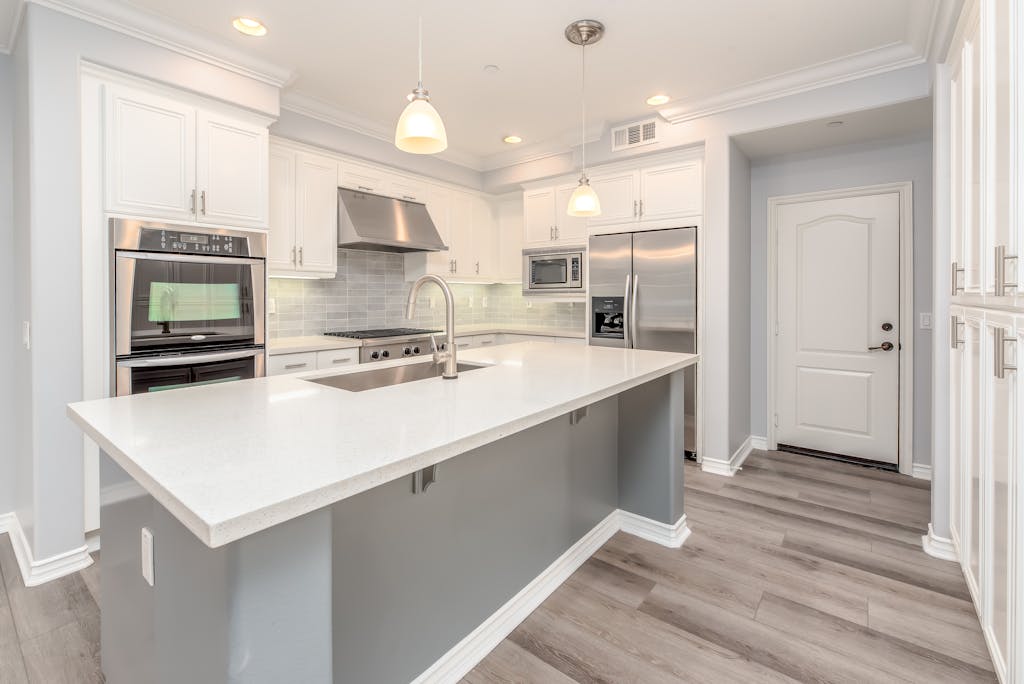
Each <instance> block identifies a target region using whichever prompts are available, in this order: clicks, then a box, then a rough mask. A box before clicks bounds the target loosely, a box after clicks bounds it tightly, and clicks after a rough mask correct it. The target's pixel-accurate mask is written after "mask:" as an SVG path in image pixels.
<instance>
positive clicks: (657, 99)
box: [647, 95, 671, 107]
mask: <svg viewBox="0 0 1024 684" xmlns="http://www.w3.org/2000/svg"><path fill="white" fill-rule="evenodd" d="M670 99H671V98H670V97H669V96H668V95H651V96H650V97H649V98H647V104H649V105H651V106H653V107H657V106H658V105H663V104H665V103H666V102H668V101H669V100H670Z"/></svg>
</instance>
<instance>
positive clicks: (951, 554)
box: [921, 523, 960, 562]
mask: <svg viewBox="0 0 1024 684" xmlns="http://www.w3.org/2000/svg"><path fill="white" fill-rule="evenodd" d="M921 548H922V549H924V552H925V553H927V554H928V555H929V556H932V557H934V558H939V559H941V560H947V561H954V562H959V561H960V557H959V556H958V555H957V553H956V548H955V547H954V546H953V540H952V539H946V538H945V537H939V536H937V535H936V534H935V530H934V529H932V524H931V523H928V534H925V535H922V536H921Z"/></svg>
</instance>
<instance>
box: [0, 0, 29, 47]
mask: <svg viewBox="0 0 1024 684" xmlns="http://www.w3.org/2000/svg"><path fill="white" fill-rule="evenodd" d="M14 1H15V3H17V4H16V5H15V6H14V17H13V19H12V21H11V29H10V31H8V32H7V42H6V43H0V54H3V55H9V54H11V52H12V51H13V50H14V43H15V42H17V40H18V32H19V31H21V20H22V18H23V17H24V16H25V0H14Z"/></svg>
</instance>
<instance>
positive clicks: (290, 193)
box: [267, 147, 298, 273]
mask: <svg viewBox="0 0 1024 684" xmlns="http://www.w3.org/2000/svg"><path fill="white" fill-rule="evenodd" d="M295 157H296V155H295V152H292V151H291V150H286V149H281V148H276V147H271V148H270V165H269V167H270V174H269V175H270V221H269V223H268V227H269V228H270V232H269V234H268V235H267V267H268V268H269V269H270V272H271V273H274V272H282V271H284V272H292V271H294V270H295V267H296V265H297V262H298V257H297V254H296V252H297V249H298V247H297V245H296V241H295Z"/></svg>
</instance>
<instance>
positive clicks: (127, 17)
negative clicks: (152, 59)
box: [27, 0, 294, 88]
mask: <svg viewBox="0 0 1024 684" xmlns="http://www.w3.org/2000/svg"><path fill="white" fill-rule="evenodd" d="M27 2H31V3H32V4H35V5H39V6H40V7H46V8H49V9H51V10H54V11H57V12H60V13H62V14H66V15H68V16H72V17H75V18H76V19H81V20H83V21H87V22H89V23H90V24H95V25H97V26H102V27H103V28H106V29H110V30H111V31H116V32H118V33H121V34H124V35H126V36H131V37H132V38H137V39H139V40H142V41H145V42H147V43H150V44H152V45H157V46H159V47H162V48H165V49H167V50H171V51H172V52H176V53H178V54H180V55H185V56H186V57H190V58H192V59H195V60H198V61H200V62H204V63H206V64H210V65H212V66H215V67H218V68H220V69H224V70H226V71H230V72H232V73H235V74H239V75H240V76H245V77H246V78H251V79H253V80H256V81H260V82H262V83H267V84H269V85H272V86H274V87H276V88H281V87H283V86H285V85H287V84H288V83H290V82H291V81H292V79H293V78H294V74H293V73H292V71H291V70H290V69H286V68H284V67H281V66H278V65H276V64H271V63H270V62H267V61H266V60H262V59H258V58H253V57H252V56H250V55H247V54H245V53H243V52H241V51H240V50H235V49H234V48H231V47H229V46H228V45H226V44H225V43H224V41H221V40H216V39H213V38H208V37H206V36H201V35H198V34H197V33H196V32H194V31H191V30H189V29H188V28H186V27H184V26H181V25H180V24H178V23H176V22H173V21H171V20H169V19H167V18H166V17H161V16H158V15H156V14H153V13H152V12H148V11H145V10H141V9H138V8H136V7H133V6H131V5H129V4H127V3H121V2H116V1H114V0H27Z"/></svg>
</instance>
